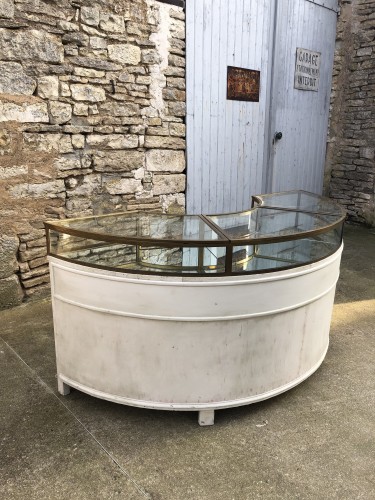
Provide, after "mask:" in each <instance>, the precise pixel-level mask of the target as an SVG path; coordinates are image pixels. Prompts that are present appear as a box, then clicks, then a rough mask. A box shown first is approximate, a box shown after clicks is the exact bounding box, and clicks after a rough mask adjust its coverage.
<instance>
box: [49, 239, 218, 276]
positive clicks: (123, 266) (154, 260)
mask: <svg viewBox="0 0 375 500" xmlns="http://www.w3.org/2000/svg"><path fill="white" fill-rule="evenodd" d="M50 253H51V254H52V255H58V256H61V257H65V258H67V259H70V260H73V261H74V262H77V263H78V264H79V263H81V264H91V265H95V266H100V267H105V268H110V269H113V270H119V271H127V270H129V271H138V272H140V273H142V272H152V273H156V274H157V273H163V274H176V273H177V274H178V273H179V274H181V273H183V274H197V273H199V274H215V273H223V272H224V271H225V255H226V249H225V248H222V247H219V248H217V247H201V248H197V247H191V248H190V247H184V248H178V247H176V248H163V247H161V246H156V245H153V246H142V245H125V244H119V243H106V242H101V241H98V240H89V239H86V238H81V237H77V236H71V235H68V234H64V233H58V232H56V231H52V230H50Z"/></svg>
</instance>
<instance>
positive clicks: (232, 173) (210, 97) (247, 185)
mask: <svg viewBox="0 0 375 500" xmlns="http://www.w3.org/2000/svg"><path fill="white" fill-rule="evenodd" d="M186 16H187V17H186V21H187V25H186V28H187V77H186V78H187V82H186V83H187V164H188V165H187V169H188V170H187V171H188V178H187V200H188V206H187V210H188V212H189V213H219V212H226V211H237V210H241V209H243V208H245V207H248V206H249V200H250V197H251V194H252V193H254V192H262V191H264V190H263V189H262V170H263V144H264V141H265V134H264V131H265V127H266V120H267V81H268V71H269V63H270V43H269V40H270V36H271V34H270V29H271V17H272V2H268V1H265V0H264V1H260V0H247V1H245V2H244V1H243V0H232V1H230V2H228V1H227V0H191V1H190V2H188V3H187V5H186ZM228 66H235V67H239V68H247V69H252V70H256V71H260V80H261V82H263V83H261V89H260V96H259V102H241V101H233V100H227V68H228Z"/></svg>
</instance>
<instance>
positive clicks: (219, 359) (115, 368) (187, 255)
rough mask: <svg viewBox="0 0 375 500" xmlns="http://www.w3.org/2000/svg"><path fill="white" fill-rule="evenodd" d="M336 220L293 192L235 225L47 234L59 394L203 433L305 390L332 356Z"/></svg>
mask: <svg viewBox="0 0 375 500" xmlns="http://www.w3.org/2000/svg"><path fill="white" fill-rule="evenodd" d="M344 219H345V213H344V212H343V210H342V209H341V208H340V207H339V206H338V205H337V204H335V203H334V202H333V201H332V200H330V199H327V198H323V197H320V196H317V195H314V194H312V193H307V192H304V191H292V192H287V193H274V194H266V195H259V196H254V197H253V200H252V207H251V208H249V210H245V211H243V212H237V213H227V214H216V215H164V214H156V213H115V214H109V215H98V216H92V217H85V218H79V219H65V220H55V221H49V222H47V223H46V230H47V243H48V254H49V262H50V272H51V294H52V305H53V315H54V329H55V345H56V361H57V380H58V389H59V392H60V393H61V394H63V395H67V394H68V393H69V391H70V389H71V388H75V389H78V390H80V391H83V392H85V393H87V394H90V395H92V396H95V397H98V398H102V399H106V400H109V401H113V402H116V403H121V404H124V405H131V406H138V407H141V408H152V409H159V410H184V411H196V412H198V415H199V417H198V418H199V423H200V425H211V424H213V423H214V412H215V410H218V409H222V408H230V407H234V406H241V405H246V404H250V403H255V402H257V401H262V400H264V399H267V398H271V397H273V396H276V395H277V394H280V393H282V392H284V391H287V390H289V389H291V388H292V387H294V386H295V385H297V384H299V383H301V382H302V381H303V380H305V379H306V378H307V377H309V376H310V375H311V374H312V373H314V371H315V370H317V369H318V367H319V366H320V364H321V363H322V362H323V360H324V357H325V355H326V352H327V349H328V344H329V328H330V320H331V314H332V308H333V301H334V296H335V287H336V283H337V279H338V277H339V269H340V258H341V252H342V248H343V245H342V230H343V223H344Z"/></svg>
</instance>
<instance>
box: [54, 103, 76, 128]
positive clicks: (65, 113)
mask: <svg viewBox="0 0 375 500" xmlns="http://www.w3.org/2000/svg"><path fill="white" fill-rule="evenodd" d="M49 112H50V114H51V123H56V124H59V125H61V124H63V123H67V122H68V121H69V120H70V119H71V117H72V106H71V105H70V104H67V103H65V102H57V101H51V102H50V105H49Z"/></svg>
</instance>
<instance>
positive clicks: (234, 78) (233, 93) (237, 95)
mask: <svg viewBox="0 0 375 500" xmlns="http://www.w3.org/2000/svg"><path fill="white" fill-rule="evenodd" d="M259 89H260V71H256V70H253V69H244V68H235V67H233V66H228V87H227V99H229V100H232V101H251V102H259Z"/></svg>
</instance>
